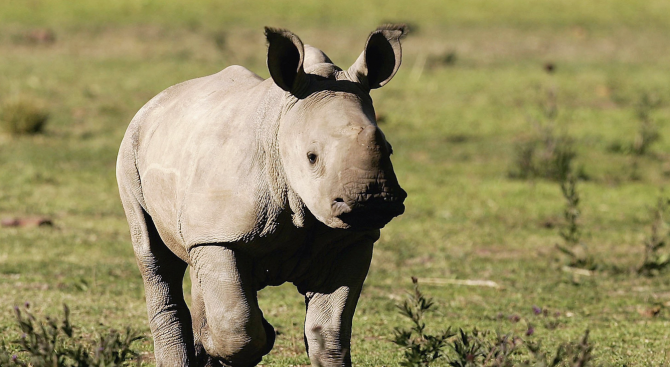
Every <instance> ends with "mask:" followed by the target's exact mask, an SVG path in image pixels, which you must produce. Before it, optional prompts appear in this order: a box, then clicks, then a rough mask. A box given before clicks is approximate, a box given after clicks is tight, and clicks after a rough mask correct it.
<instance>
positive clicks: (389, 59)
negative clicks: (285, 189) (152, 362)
mask: <svg viewBox="0 0 670 367" xmlns="http://www.w3.org/2000/svg"><path fill="white" fill-rule="evenodd" d="M405 33H406V28H405V26H404V25H387V26H382V27H380V28H378V29H377V30H376V31H374V32H372V33H371V34H370V36H369V38H368V40H367V42H366V45H365V49H364V51H363V52H362V54H361V55H360V57H359V58H358V59H357V61H356V62H355V63H354V64H353V65H352V66H351V67H350V68H349V69H348V70H346V71H345V70H342V69H340V68H339V67H337V66H335V65H334V64H333V63H332V62H331V61H330V59H329V58H328V57H327V56H326V55H325V54H324V53H323V52H321V51H320V50H318V49H316V48H314V47H311V46H309V45H303V43H302V42H301V41H300V39H299V38H298V37H297V36H296V35H295V34H293V33H291V32H289V31H286V30H277V29H271V28H266V37H267V39H268V44H269V46H268V59H267V63H268V69H269V70H270V75H271V77H272V80H273V81H274V84H276V86H278V87H279V88H281V89H283V91H284V93H283V97H282V98H284V104H283V106H284V108H283V109H282V112H281V115H280V117H279V127H278V131H277V139H278V150H279V158H280V160H281V162H282V163H281V164H282V166H283V168H284V172H285V177H286V181H287V184H288V186H289V187H290V190H292V191H293V192H295V194H296V195H297V196H298V197H299V198H300V200H301V201H302V202H303V203H304V205H305V206H306V207H307V209H308V210H309V211H310V212H311V213H312V214H313V215H314V216H315V217H316V218H317V219H318V220H319V221H321V222H322V223H324V224H326V225H327V226H329V227H331V228H342V229H348V228H351V229H361V230H367V229H376V228H382V227H384V226H385V225H386V224H387V223H388V222H389V221H390V220H391V219H392V218H394V217H396V216H398V215H400V214H402V213H403V212H404V210H405V207H404V205H403V201H404V200H405V198H406V197H407V193H406V192H405V191H404V190H403V189H402V188H401V187H400V185H399V184H398V180H397V178H396V175H395V173H394V171H393V165H392V164H391V159H390V155H391V153H392V148H391V145H390V144H389V143H388V142H387V141H386V138H385V137H384V134H383V133H382V131H381V130H380V129H379V127H378V126H377V123H376V119H375V111H374V108H373V105H372V99H371V98H370V90H371V89H375V88H379V87H381V86H383V85H385V84H386V83H387V82H388V81H389V80H391V78H393V76H394V75H395V73H396V71H397V70H398V67H399V66H400V61H401V48H400V38H401V37H402V36H403V35H404V34H405Z"/></svg>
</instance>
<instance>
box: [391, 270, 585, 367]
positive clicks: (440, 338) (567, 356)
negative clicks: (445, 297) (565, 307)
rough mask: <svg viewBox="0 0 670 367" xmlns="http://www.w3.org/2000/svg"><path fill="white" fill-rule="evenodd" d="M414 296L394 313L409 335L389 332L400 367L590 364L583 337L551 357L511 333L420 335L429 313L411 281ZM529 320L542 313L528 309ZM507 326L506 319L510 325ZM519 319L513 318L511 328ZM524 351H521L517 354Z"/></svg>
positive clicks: (429, 305)
mask: <svg viewBox="0 0 670 367" xmlns="http://www.w3.org/2000/svg"><path fill="white" fill-rule="evenodd" d="M412 283H413V284H414V291H413V293H411V294H410V295H409V297H408V299H407V300H405V301H404V302H403V303H402V304H400V305H397V307H398V308H399V309H400V313H401V314H402V315H403V316H405V317H407V318H409V319H410V320H411V321H412V326H411V327H410V328H409V329H401V328H395V331H394V338H393V340H392V341H393V343H395V344H396V345H398V346H400V347H401V348H402V350H403V352H404V360H403V361H401V362H400V365H401V366H409V367H425V366H430V365H432V364H433V362H436V361H437V360H438V359H442V358H444V359H446V362H447V365H448V366H451V367H512V366H526V367H576V366H578V367H586V366H589V365H590V363H591V362H592V360H593V356H592V354H591V353H592V351H593V345H592V344H591V343H590V342H589V340H588V336H589V331H588V330H587V331H586V332H585V333H584V336H583V337H582V338H581V339H580V341H579V342H570V343H563V344H561V345H559V347H558V349H557V350H556V353H555V354H554V356H553V357H549V356H548V354H547V353H546V352H544V351H543V350H542V348H541V343H540V342H532V341H524V340H523V339H522V338H520V337H518V336H515V335H514V333H507V334H502V333H500V332H496V333H495V334H494V333H492V332H490V331H479V330H477V329H473V330H472V331H471V332H466V331H464V330H463V329H459V330H458V333H453V332H451V327H448V328H447V329H446V330H443V331H441V332H439V333H437V334H435V335H430V334H427V333H426V322H425V318H424V317H425V314H426V313H427V312H428V311H432V310H433V305H434V304H433V301H432V299H430V298H426V297H425V296H424V295H423V293H421V291H420V290H419V284H418V280H417V279H416V278H415V277H412ZM533 313H534V314H535V316H538V315H541V314H544V316H545V317H546V316H547V315H548V313H547V312H546V310H545V311H544V313H543V310H542V309H540V308H539V307H536V306H534V307H533ZM511 320H512V319H511ZM519 320H520V317H519V316H517V315H514V319H513V320H512V321H513V322H518V321H519ZM526 323H527V330H526V332H525V336H526V337H528V338H530V337H532V336H533V334H534V333H535V328H534V327H533V326H532V325H531V324H530V323H529V322H526ZM522 346H525V348H521V347H522Z"/></svg>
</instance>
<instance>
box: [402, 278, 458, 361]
mask: <svg viewBox="0 0 670 367" xmlns="http://www.w3.org/2000/svg"><path fill="white" fill-rule="evenodd" d="M412 283H413V284H414V292H413V293H412V294H410V295H409V296H408V299H406V300H405V301H404V302H403V303H402V304H401V305H398V306H397V307H398V309H400V313H401V314H402V315H403V316H405V317H407V318H408V319H410V320H411V321H412V326H411V327H410V328H409V329H401V328H395V331H394V333H395V335H394V338H393V342H394V343H395V344H396V345H398V346H400V347H401V348H402V349H403V350H404V357H405V359H404V361H402V362H401V363H400V365H401V366H407V367H419V366H421V367H423V366H430V365H431V364H432V363H433V362H434V361H435V360H437V359H439V358H440V357H442V356H443V353H444V352H443V349H444V348H445V346H446V343H447V339H448V338H450V337H452V336H453V335H454V333H452V332H451V328H449V329H447V330H444V331H441V332H439V333H438V334H436V335H431V334H427V333H426V323H425V321H424V316H425V314H426V313H428V312H429V311H430V310H431V308H432V307H433V301H432V299H430V298H426V297H424V295H423V294H422V293H421V291H419V283H418V280H417V278H415V277H412Z"/></svg>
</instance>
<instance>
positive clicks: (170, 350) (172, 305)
mask: <svg viewBox="0 0 670 367" xmlns="http://www.w3.org/2000/svg"><path fill="white" fill-rule="evenodd" d="M120 191H121V201H122V202H123V208H124V210H125V212H126V217H127V219H128V224H129V226H130V233H131V241H132V243H133V249H134V251H135V258H136V260H137V265H138V267H139V269H140V273H141V274H142V279H143V281H144V292H145V297H146V302H147V313H148V316H149V324H150V327H151V334H152V335H153V338H154V354H155V356H156V366H189V367H191V366H193V367H195V361H194V358H193V356H194V351H193V334H192V331H191V316H190V314H189V311H188V306H187V305H186V302H185V301H184V296H183V292H182V282H183V278H184V273H185V271H186V263H185V262H183V261H182V260H181V259H179V258H178V257H177V256H176V255H174V254H173V253H172V252H171V251H170V250H169V249H168V248H167V247H166V246H165V244H164V243H163V241H162V240H161V238H160V236H159V235H158V231H157V230H156V228H155V226H154V223H153V221H152V220H151V217H150V216H149V215H148V214H147V213H146V212H145V211H144V210H143V209H142V207H141V206H140V204H139V202H138V201H137V200H136V199H135V197H134V196H133V195H132V194H131V193H129V192H128V191H129V190H125V189H124V187H123V186H121V190H120Z"/></svg>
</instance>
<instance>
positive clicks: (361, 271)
mask: <svg viewBox="0 0 670 367" xmlns="http://www.w3.org/2000/svg"><path fill="white" fill-rule="evenodd" d="M373 242H374V241H371V242H369V243H357V244H355V245H352V246H349V247H348V248H347V249H346V250H345V251H344V252H342V253H341V254H339V256H337V257H336V258H335V259H333V262H332V266H331V267H330V274H329V276H328V278H326V280H325V281H324V282H322V283H323V284H318V285H313V286H311V287H310V286H307V287H306V288H305V289H308V291H307V292H306V293H305V303H306V304H307V314H306V317H305V343H306V347H307V354H308V355H309V359H310V361H311V363H312V364H313V365H315V366H324V367H327V366H338V367H341V366H351V354H350V342H351V324H352V320H353V317H354V311H355V310H356V303H357V302H358V297H359V296H360V294H361V289H362V287H363V281H364V280H365V277H366V276H367V273H368V269H369V268H370V261H371V260H372V245H373Z"/></svg>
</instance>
